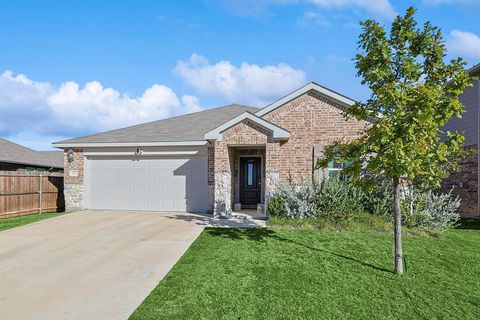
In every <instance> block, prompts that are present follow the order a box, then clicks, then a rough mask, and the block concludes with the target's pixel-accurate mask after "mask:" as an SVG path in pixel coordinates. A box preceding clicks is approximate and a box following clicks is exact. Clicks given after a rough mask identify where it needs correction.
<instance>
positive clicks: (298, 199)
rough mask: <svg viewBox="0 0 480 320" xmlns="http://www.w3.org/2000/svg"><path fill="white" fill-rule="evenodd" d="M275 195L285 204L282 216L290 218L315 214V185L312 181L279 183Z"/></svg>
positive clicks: (307, 216)
mask: <svg viewBox="0 0 480 320" xmlns="http://www.w3.org/2000/svg"><path fill="white" fill-rule="evenodd" d="M276 195H277V196H279V197H280V198H282V199H283V201H284V204H285V210H284V213H283V214H284V216H286V217H288V218H291V219H306V218H314V217H315V216H316V210H315V186H314V185H313V184H312V183H301V184H298V185H293V184H290V183H280V184H279V185H278V186H277V190H276Z"/></svg>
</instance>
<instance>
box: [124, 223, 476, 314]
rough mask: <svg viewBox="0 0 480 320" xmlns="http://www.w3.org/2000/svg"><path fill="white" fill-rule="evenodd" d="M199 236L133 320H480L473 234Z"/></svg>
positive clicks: (231, 232) (284, 231)
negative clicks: (397, 251) (398, 256)
mask: <svg viewBox="0 0 480 320" xmlns="http://www.w3.org/2000/svg"><path fill="white" fill-rule="evenodd" d="M476 227H477V226H476V225H474V224H472V225H469V226H468V228H467V229H455V230H451V231H448V232H446V233H445V234H443V235H441V236H439V237H414V236H410V237H407V238H405V241H404V251H405V253H406V261H407V273H406V274H405V275H403V276H396V275H394V274H392V273H391V270H392V251H393V249H392V246H393V244H392V238H391V235H390V234H385V233H379V232H348V231H342V232H335V231H320V230H315V229H311V228H310V229H306V228H303V229H295V228H278V227H277V228H273V229H263V230H262V229H206V230H205V231H204V232H203V233H202V234H201V235H200V237H199V238H198V239H197V240H196V241H195V242H194V243H193V245H192V246H191V247H190V249H189V250H188V251H187V253H186V254H185V255H184V256H183V257H182V258H181V260H180V261H179V262H178V263H177V264H176V265H175V267H174V268H173V269H172V270H171V271H170V272H169V273H168V275H167V276H166V277H165V278H164V279H163V280H162V281H161V282H160V284H159V285H158V286H157V287H156V288H155V289H154V290H153V291H152V293H151V294H150V295H149V296H148V297H147V299H146V300H145V301H144V302H143V303H142V305H140V307H139V308H138V309H137V310H136V311H135V312H134V314H133V315H132V316H131V319H480V250H479V244H480V230H478V228H476Z"/></svg>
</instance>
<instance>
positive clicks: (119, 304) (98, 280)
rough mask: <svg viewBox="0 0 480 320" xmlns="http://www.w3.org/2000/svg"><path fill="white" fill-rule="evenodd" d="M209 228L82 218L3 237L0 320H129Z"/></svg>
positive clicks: (153, 216)
mask: <svg viewBox="0 0 480 320" xmlns="http://www.w3.org/2000/svg"><path fill="white" fill-rule="evenodd" d="M206 224H208V219H205V217H202V216H196V215H190V214H184V213H182V214H175V213H158V212H112V211H110V212H105V211H82V212H77V213H72V214H67V215H65V216H61V217H58V218H52V219H47V220H44V221H40V222H37V223H33V224H30V225H26V226H23V227H19V228H15V229H11V230H7V231H3V232H0V319H49V320H53V319H82V320H84V319H103V320H106V319H115V320H117V319H127V318H128V317H129V316H130V314H131V313H132V312H133V311H134V310H135V309H136V307H137V306H138V305H139V304H140V303H141V302H142V301H143V300H144V299H145V297H146V296H147V295H148V294H149V293H150V291H151V290H152V289H153V288H155V286H156V285H157V284H158V282H159V281H160V280H161V279H162V278H163V277H164V276H165V274H166V273H167V272H168V271H169V270H170V269H171V268H172V267H173V265H174V264H175V263H176V262H177V261H178V259H179V258H180V257H181V256H182V255H183V253H184V252H185V251H186V250H187V248H188V247H189V246H190V245H191V243H192V242H193V241H194V240H195V239H196V238H197V236H198V235H199V234H200V232H201V231H202V230H203V228H204V227H205V225H206ZM192 272H195V270H192Z"/></svg>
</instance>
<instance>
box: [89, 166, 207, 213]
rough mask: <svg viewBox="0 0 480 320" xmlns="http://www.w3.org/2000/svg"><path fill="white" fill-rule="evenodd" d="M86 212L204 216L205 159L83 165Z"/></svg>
mask: <svg viewBox="0 0 480 320" xmlns="http://www.w3.org/2000/svg"><path fill="white" fill-rule="evenodd" d="M85 177H86V197H87V199H86V205H87V207H88V208H90V209H117V210H153V211H189V212H205V211H206V209H207V159H206V158H205V157H202V158H183V159H182V158H180V159H174V158H148V159H147V158H145V159H140V160H132V159H131V158H123V159H122V158H108V157H102V158H95V157H90V158H88V160H87V165H86V173H85Z"/></svg>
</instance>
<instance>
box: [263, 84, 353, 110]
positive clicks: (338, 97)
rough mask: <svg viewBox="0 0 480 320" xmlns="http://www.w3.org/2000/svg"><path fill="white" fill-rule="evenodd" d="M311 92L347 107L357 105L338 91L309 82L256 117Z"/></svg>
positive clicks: (267, 107)
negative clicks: (313, 91)
mask: <svg viewBox="0 0 480 320" xmlns="http://www.w3.org/2000/svg"><path fill="white" fill-rule="evenodd" d="M311 90H315V91H316V92H317V93H319V94H321V95H323V96H325V97H327V98H330V99H332V100H334V101H335V102H338V103H340V104H342V105H344V106H346V107H349V106H351V105H353V104H355V102H356V101H355V100H353V99H351V98H349V97H347V96H345V95H343V94H340V93H338V92H336V91H333V90H331V89H329V88H327V87H324V86H322V85H320V84H318V83H316V82H313V81H312V82H309V83H307V84H306V85H304V86H303V87H301V88H298V89H297V90H295V91H293V92H292V93H290V94H288V95H286V96H284V97H282V98H280V99H278V100H277V101H275V102H273V103H272V104H269V105H268V106H266V107H265V108H263V109H260V110H259V111H258V112H257V113H255V115H257V116H259V117H263V116H264V115H266V114H267V113H270V112H272V111H273V110H275V109H277V108H279V107H280V106H283V105H284V104H286V103H288V102H290V101H292V100H293V99H296V98H298V97H299V96H301V95H303V94H305V93H307V92H309V91H311Z"/></svg>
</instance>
